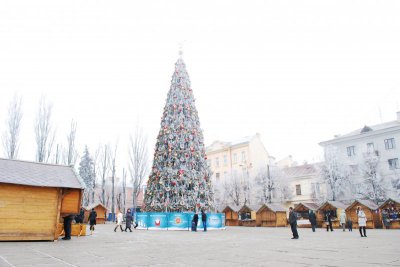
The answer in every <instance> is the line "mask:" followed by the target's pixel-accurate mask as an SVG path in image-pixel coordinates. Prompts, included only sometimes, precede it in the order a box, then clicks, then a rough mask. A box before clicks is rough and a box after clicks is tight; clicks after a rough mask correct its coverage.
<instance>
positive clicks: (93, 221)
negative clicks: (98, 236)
mask: <svg viewBox="0 0 400 267" xmlns="http://www.w3.org/2000/svg"><path fill="white" fill-rule="evenodd" d="M96 219H97V212H96V211H95V210H94V209H92V210H91V211H90V214H89V224H90V228H89V229H90V235H92V234H93V231H94V226H95V225H96Z"/></svg>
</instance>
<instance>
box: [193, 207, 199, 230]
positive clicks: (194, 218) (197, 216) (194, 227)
mask: <svg viewBox="0 0 400 267" xmlns="http://www.w3.org/2000/svg"><path fill="white" fill-rule="evenodd" d="M198 222H199V215H198V214H197V211H196V213H195V214H194V215H193V219H192V231H194V232H197V223H198Z"/></svg>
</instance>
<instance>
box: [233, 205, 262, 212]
mask: <svg viewBox="0 0 400 267" xmlns="http://www.w3.org/2000/svg"><path fill="white" fill-rule="evenodd" d="M246 210H250V211H258V210H259V206H255V205H247V204H245V205H243V206H242V207H241V208H240V209H239V211H238V212H243V211H246Z"/></svg>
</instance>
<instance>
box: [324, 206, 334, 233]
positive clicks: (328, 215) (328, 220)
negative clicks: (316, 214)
mask: <svg viewBox="0 0 400 267" xmlns="http://www.w3.org/2000/svg"><path fill="white" fill-rule="evenodd" d="M325 218H326V231H327V232H328V231H329V229H330V230H331V232H333V227H332V214H331V211H329V210H328V211H327V212H326V215H325Z"/></svg>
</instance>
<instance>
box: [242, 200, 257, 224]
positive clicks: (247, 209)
mask: <svg viewBox="0 0 400 267" xmlns="http://www.w3.org/2000/svg"><path fill="white" fill-rule="evenodd" d="M258 209H259V207H256V206H250V205H243V207H241V208H240V210H239V212H238V213H239V220H240V224H241V225H242V226H249V227H255V226H256V217H257V210H258Z"/></svg>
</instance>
